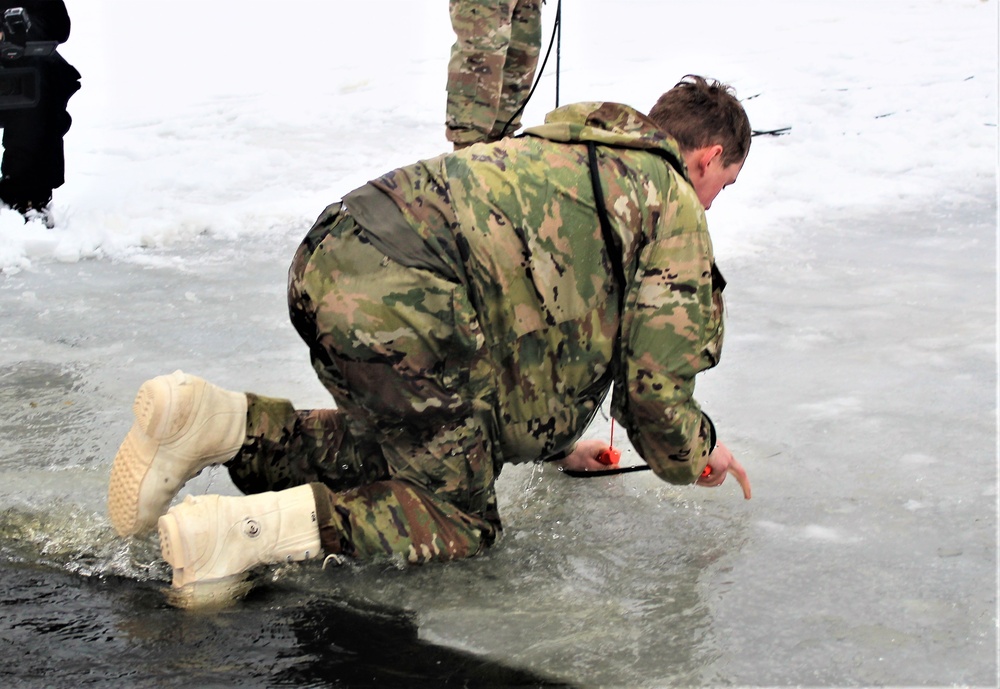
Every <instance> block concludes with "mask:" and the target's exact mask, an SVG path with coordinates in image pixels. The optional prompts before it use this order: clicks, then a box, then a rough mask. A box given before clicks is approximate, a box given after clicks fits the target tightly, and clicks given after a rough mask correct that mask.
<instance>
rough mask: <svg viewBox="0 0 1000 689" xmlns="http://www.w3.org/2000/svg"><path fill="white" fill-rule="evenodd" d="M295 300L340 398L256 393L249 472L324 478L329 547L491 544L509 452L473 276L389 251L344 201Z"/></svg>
mask: <svg viewBox="0 0 1000 689" xmlns="http://www.w3.org/2000/svg"><path fill="white" fill-rule="evenodd" d="M288 300H289V311H290V315H291V318H292V323H293V324H294V326H295V328H296V330H298V332H299V334H300V335H301V336H302V338H303V340H304V341H305V342H306V344H307V345H308V346H309V349H310V355H311V360H312V364H313V367H314V369H315V370H316V373H317V375H318V376H319V379H320V381H321V382H322V383H323V385H324V386H325V387H326V389H327V390H329V391H330V393H331V395H332V396H333V398H334V400H335V401H336V404H337V408H336V409H320V410H309V411H304V410H296V409H294V408H293V407H292V405H291V403H290V402H288V401H287V400H281V399H270V398H265V397H261V396H257V395H249V401H250V404H249V411H248V429H247V436H248V438H247V441H246V443H245V444H244V447H243V449H242V450H241V452H240V453H239V455H237V457H236V458H235V459H234V460H232V461H231V462H230V463H229V469H230V474H231V475H232V477H233V480H234V482H235V483H236V485H237V486H238V487H239V488H240V489H241V490H244V491H245V492H248V493H253V492H260V491H265V490H281V489H284V488H289V487H292V486H296V485H302V484H305V483H311V484H313V487H314V490H315V493H316V497H317V517H318V518H319V520H320V538H321V540H322V543H323V547H324V550H325V551H326V552H327V553H343V554H346V555H351V556H354V557H358V558H372V557H378V556H386V555H402V556H403V557H405V558H406V560H407V561H409V562H413V563H420V562H425V561H428V560H448V559H454V558H461V557H469V556H471V555H475V554H476V553H478V552H479V551H480V550H482V549H483V548H484V547H486V546H488V545H490V544H491V543H492V542H493V541H494V540H495V539H496V537H497V535H498V534H499V531H500V519H499V515H498V512H497V505H496V494H495V492H494V480H495V478H496V476H497V474H498V473H499V469H500V464H499V462H496V463H495V459H494V457H495V454H496V453H495V452H494V450H495V447H496V446H495V438H496V430H495V422H494V421H493V412H492V404H491V403H490V401H489V397H490V395H491V394H492V392H491V390H492V388H491V385H490V384H489V380H490V376H489V375H482V374H481V373H478V372H480V371H484V370H486V369H484V367H483V364H484V357H485V356H486V355H485V348H484V347H483V346H482V344H483V338H482V335H481V334H480V333H479V327H478V322H477V320H476V316H475V312H474V310H473V309H472V307H471V305H470V304H469V302H468V299H467V296H466V292H465V289H464V287H463V286H462V285H459V284H456V283H452V282H448V281H446V280H444V279H442V278H440V277H437V276H435V275H434V274H433V273H431V272H429V271H425V270H418V269H412V268H407V267H405V266H402V265H399V264H397V263H395V262H394V261H392V260H390V259H388V258H387V257H385V256H384V255H383V254H382V253H381V252H379V251H377V250H376V249H375V248H374V247H372V245H371V244H369V243H368V242H367V241H366V240H365V239H364V236H363V233H362V231H361V230H360V229H359V228H358V226H357V224H356V223H355V221H354V219H353V218H352V217H351V216H350V215H348V214H347V213H346V211H345V212H341V209H340V204H334V205H333V206H331V207H330V208H328V209H327V210H326V211H325V212H324V213H323V215H321V216H320V218H319V220H317V223H316V225H315V226H314V227H313V229H312V230H311V231H310V233H309V234H308V235H307V237H306V239H305V240H304V241H303V243H302V245H301V246H300V247H299V250H298V252H297V253H296V255H295V258H294V260H293V262H292V266H291V269H290V271H289V285H288Z"/></svg>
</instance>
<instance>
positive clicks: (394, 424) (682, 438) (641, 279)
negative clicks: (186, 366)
mask: <svg viewBox="0 0 1000 689" xmlns="http://www.w3.org/2000/svg"><path fill="white" fill-rule="evenodd" d="M527 133H528V134H529V136H524V137H519V138H515V139H504V140H502V141H501V142H498V143H496V144H491V145H476V146H471V147H469V148H465V149H462V150H460V151H457V152H455V153H452V154H448V155H444V156H440V157H438V158H434V159H430V160H425V161H422V162H420V163H417V164H415V165H411V166H409V167H406V168H401V169H398V170H395V171H393V172H390V173H388V174H386V175H384V176H383V177H381V178H379V179H377V180H374V181H373V182H372V184H373V185H374V186H375V187H377V188H378V189H380V190H381V191H382V192H383V193H385V194H386V195H387V196H388V197H389V198H390V199H391V200H392V201H393V202H394V203H395V205H396V207H397V208H398V209H399V211H400V212H401V213H402V216H403V218H404V219H405V221H406V222H405V223H403V224H402V226H403V227H404V228H406V227H409V228H412V231H413V233H414V234H415V236H416V237H417V238H419V239H420V240H421V241H422V242H423V244H424V249H425V251H424V253H431V254H433V255H435V256H436V257H437V258H438V259H439V264H440V265H441V266H442V269H441V270H439V271H435V270H428V269H425V268H415V267H412V266H408V265H407V262H408V257H407V256H402V255H401V256H388V255H386V250H385V249H384V247H388V246H392V245H393V243H392V242H381V243H380V244H379V246H380V247H383V250H379V249H376V248H375V247H374V246H373V244H372V241H371V237H372V236H373V235H376V236H377V235H378V234H379V231H380V228H368V227H365V228H361V227H359V226H358V224H357V222H356V221H355V219H354V218H353V217H352V216H351V214H350V213H349V212H347V211H345V209H344V208H343V207H342V205H341V204H339V203H338V204H333V205H332V206H330V207H329V208H327V209H326V211H324V213H323V214H322V215H321V216H320V218H319V219H318V220H317V222H316V224H315V226H314V227H313V229H312V230H311V231H310V232H309V234H308V235H307V236H306V238H305V240H304V241H303V243H302V245H301V246H300V248H299V251H298V253H297V254H296V257H295V259H294V261H293V264H292V267H291V270H290V272H289V308H290V313H291V317H292V321H293V324H294V325H295V327H296V329H297V330H298V332H299V334H300V335H301V336H302V338H303V340H304V341H305V342H306V343H307V344H308V345H309V348H310V353H311V359H312V363H313V366H314V369H315V370H316V373H317V375H318V376H319V378H320V380H321V381H322V383H323V384H324V386H325V387H326V388H327V389H328V390H329V391H330V393H331V394H332V396H333V397H334V399H335V400H336V403H337V407H338V409H337V410H336V411H331V410H319V411H295V410H294V409H292V407H291V405H290V404H288V403H287V402H285V401H283V400H268V399H266V398H260V397H256V396H251V397H250V411H249V428H248V436H249V437H250V439H249V440H248V442H247V444H246V445H245V447H244V451H243V452H242V453H241V454H240V455H239V456H238V457H237V458H236V459H235V460H233V462H231V463H230V471H231V472H232V473H233V476H234V481H236V483H237V485H238V486H240V487H241V488H244V489H250V490H254V491H256V490H268V489H274V488H275V487H278V488H281V487H288V486H290V485H292V484H298V483H313V484H314V489H315V490H316V493H317V497H318V500H317V502H318V511H319V517H320V520H321V536H322V539H323V545H324V548H325V549H326V550H327V551H328V552H333V553H339V552H343V553H346V554H350V555H355V556H358V557H372V556H376V555H380V554H399V555H402V556H404V557H406V558H407V559H408V560H409V561H411V562H423V561H426V560H429V559H449V558H455V557H465V556H468V555H472V554H475V553H476V552H479V551H480V550H481V549H482V548H483V547H485V546H488V545H489V544H490V543H492V542H493V540H494V539H495V538H496V537H497V536H498V534H499V531H500V520H499V513H498V511H497V505H496V496H495V492H494V481H495V480H496V478H497V476H498V475H499V473H500V469H501V467H502V465H503V464H504V463H508V462H512V463H514V462H525V461H531V460H538V459H543V458H547V457H550V456H553V455H556V454H557V453H559V452H561V451H564V450H567V449H570V448H572V446H573V444H574V443H575V441H576V440H577V439H578V438H579V437H580V436H581V435H582V433H583V432H584V431H585V430H586V428H587V425H588V424H589V423H590V421H591V419H592V418H593V415H594V414H595V412H596V410H597V409H598V408H599V405H600V403H601V400H602V399H603V397H604V396H605V394H606V393H607V391H608V388H609V386H612V385H613V389H614V397H613V400H612V411H613V413H614V415H615V418H616V419H618V421H619V422H620V423H621V424H622V425H623V426H624V427H625V428H626V429H627V430H628V433H629V438H630V440H631V441H632V443H633V445H634V446H635V448H636V449H637V450H638V452H639V453H640V455H641V456H642V457H643V458H644V459H645V461H646V462H648V463H649V465H650V466H651V468H652V469H653V470H654V471H655V473H656V474H657V475H659V476H660V477H661V478H663V479H665V480H667V481H670V482H672V483H678V484H686V483H692V482H694V481H695V480H696V479H697V477H698V475H699V474H700V472H701V470H702V468H703V467H704V466H705V464H706V462H707V458H708V453H709V450H710V447H709V445H710V439H709V436H710V428H711V426H710V422H709V421H707V418H706V417H705V416H704V415H703V414H702V413H701V410H700V407H699V406H698V404H697V402H696V401H695V400H694V397H693V393H694V378H695V375H696V374H697V373H698V372H700V371H702V370H705V369H706V368H709V367H711V366H714V365H715V364H716V363H717V362H718V360H719V356H720V353H721V346H722V335H723V326H722V298H721V289H722V285H723V283H722V280H721V275H719V273H718V271H717V270H715V269H714V261H713V253H712V245H711V240H710V238H709V235H708V232H707V228H706V224H705V216H704V211H703V209H702V207H701V205H700V203H699V202H698V200H697V196H696V195H695V192H694V189H693V188H692V187H691V185H690V183H689V182H688V180H687V179H686V177H685V174H686V173H685V169H684V166H683V163H682V162H681V157H680V154H679V152H678V151H677V149H676V145H675V144H674V142H673V140H672V139H670V138H669V137H667V136H666V135H665V134H664V133H663V132H662V131H660V130H659V129H658V128H657V127H656V126H655V125H653V124H652V123H651V122H649V121H648V120H647V119H646V118H645V117H644V116H643V115H641V114H640V113H638V112H636V111H635V110H632V109H631V108H628V107H627V106H622V105H617V104H610V103H581V104H576V105H572V106H566V107H564V108H560V109H559V110H557V111H555V112H553V113H551V114H550V116H549V117H548V118H547V120H546V124H544V125H542V126H541V127H539V128H536V129H532V130H529V131H528V132H527ZM586 141H595V142H597V143H598V144H599V145H598V146H597V152H598V161H599V162H598V168H599V176H600V182H601V188H602V192H603V200H602V202H603V203H604V204H605V207H606V210H607V213H608V216H609V218H610V221H611V225H612V229H613V231H614V234H615V243H616V244H617V246H616V247H615V248H614V249H613V250H614V251H615V252H617V253H618V254H619V255H617V256H615V257H611V256H609V255H608V252H607V251H606V247H605V244H604V241H603V238H602V235H601V230H600V226H599V221H598V216H597V212H596V205H595V197H594V193H593V190H592V185H591V180H590V173H589V168H588V161H587V147H586V145H585V143H584V142H586ZM405 244H407V245H410V246H412V242H409V243H405ZM389 253H392V252H391V251H389ZM613 259H614V260H620V261H621V263H622V265H623V267H624V273H625V275H626V277H627V284H626V285H624V286H619V285H617V284H615V280H614V278H613V277H612V274H613V271H612V269H611V261H612V260H613ZM622 288H624V299H623V300H621V303H623V304H624V311H623V312H622V313H619V303H620V300H619V296H620V290H621V289H622ZM619 326H620V329H621V330H620V331H621V334H622V335H621V337H622V343H621V346H620V347H617V348H616V347H615V341H616V339H617V337H618V333H619Z"/></svg>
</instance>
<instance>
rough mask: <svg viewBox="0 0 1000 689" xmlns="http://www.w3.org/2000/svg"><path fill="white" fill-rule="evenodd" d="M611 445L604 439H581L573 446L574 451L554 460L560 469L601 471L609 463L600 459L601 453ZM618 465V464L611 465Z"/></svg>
mask: <svg viewBox="0 0 1000 689" xmlns="http://www.w3.org/2000/svg"><path fill="white" fill-rule="evenodd" d="M609 447H610V445H608V444H607V443H606V442H604V441H603V440H596V439H591V440H581V441H580V442H578V443H577V444H576V447H574V448H573V451H572V452H571V453H570V454H568V455H566V456H565V457H563V458H562V459H559V460H556V461H555V462H552V463H553V464H555V465H556V466H557V467H559V468H560V469H569V470H571V471H600V470H601V469H607V468H608V465H607V464H604V463H602V462H600V461H598V459H597V458H598V457H599V456H600V454H601V453H602V452H603V451H604V450H607V449H608V448H609ZM611 466H612V467H614V466H618V465H617V464H613V465H611Z"/></svg>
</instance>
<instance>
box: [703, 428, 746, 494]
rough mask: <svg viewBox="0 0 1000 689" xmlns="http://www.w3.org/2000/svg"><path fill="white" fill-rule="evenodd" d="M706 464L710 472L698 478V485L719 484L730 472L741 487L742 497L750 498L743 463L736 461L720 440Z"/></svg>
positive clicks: (713, 485)
mask: <svg viewBox="0 0 1000 689" xmlns="http://www.w3.org/2000/svg"><path fill="white" fill-rule="evenodd" d="M708 466H709V467H710V468H711V470H712V473H710V474H709V475H708V476H702V477H701V478H699V479H698V480H697V482H696V483H697V484H698V485H699V486H705V487H706V488H715V487H716V486H721V485H722V483H723V482H724V481H725V480H726V476H727V475H728V474H732V475H733V478H735V479H736V481H737V482H738V483H739V484H740V488H742V489H743V497H744V498H745V499H747V500H749V499H750V477H749V476H747V472H746V469H744V468H743V465H742V464H740V463H739V462H737V461H736V458H735V457H733V453H732V452H730V451H729V448H728V447H726V446H725V445H723V444H722V442H721V441H720V442H717V443H716V444H715V449H714V450H713V451H712V454H710V455H709V456H708Z"/></svg>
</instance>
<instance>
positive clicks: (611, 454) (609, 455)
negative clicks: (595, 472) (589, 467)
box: [597, 447, 622, 466]
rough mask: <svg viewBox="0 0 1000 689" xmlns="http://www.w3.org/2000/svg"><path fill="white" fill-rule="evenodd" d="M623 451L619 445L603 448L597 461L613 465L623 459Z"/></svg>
mask: <svg viewBox="0 0 1000 689" xmlns="http://www.w3.org/2000/svg"><path fill="white" fill-rule="evenodd" d="M621 458H622V452H621V450H619V449H618V448H617V447H609V448H608V449H607V450H602V451H601V454H599V455H597V461H598V462H600V463H601V464H605V465H607V466H613V465H615V464H618V462H619V461H621Z"/></svg>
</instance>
